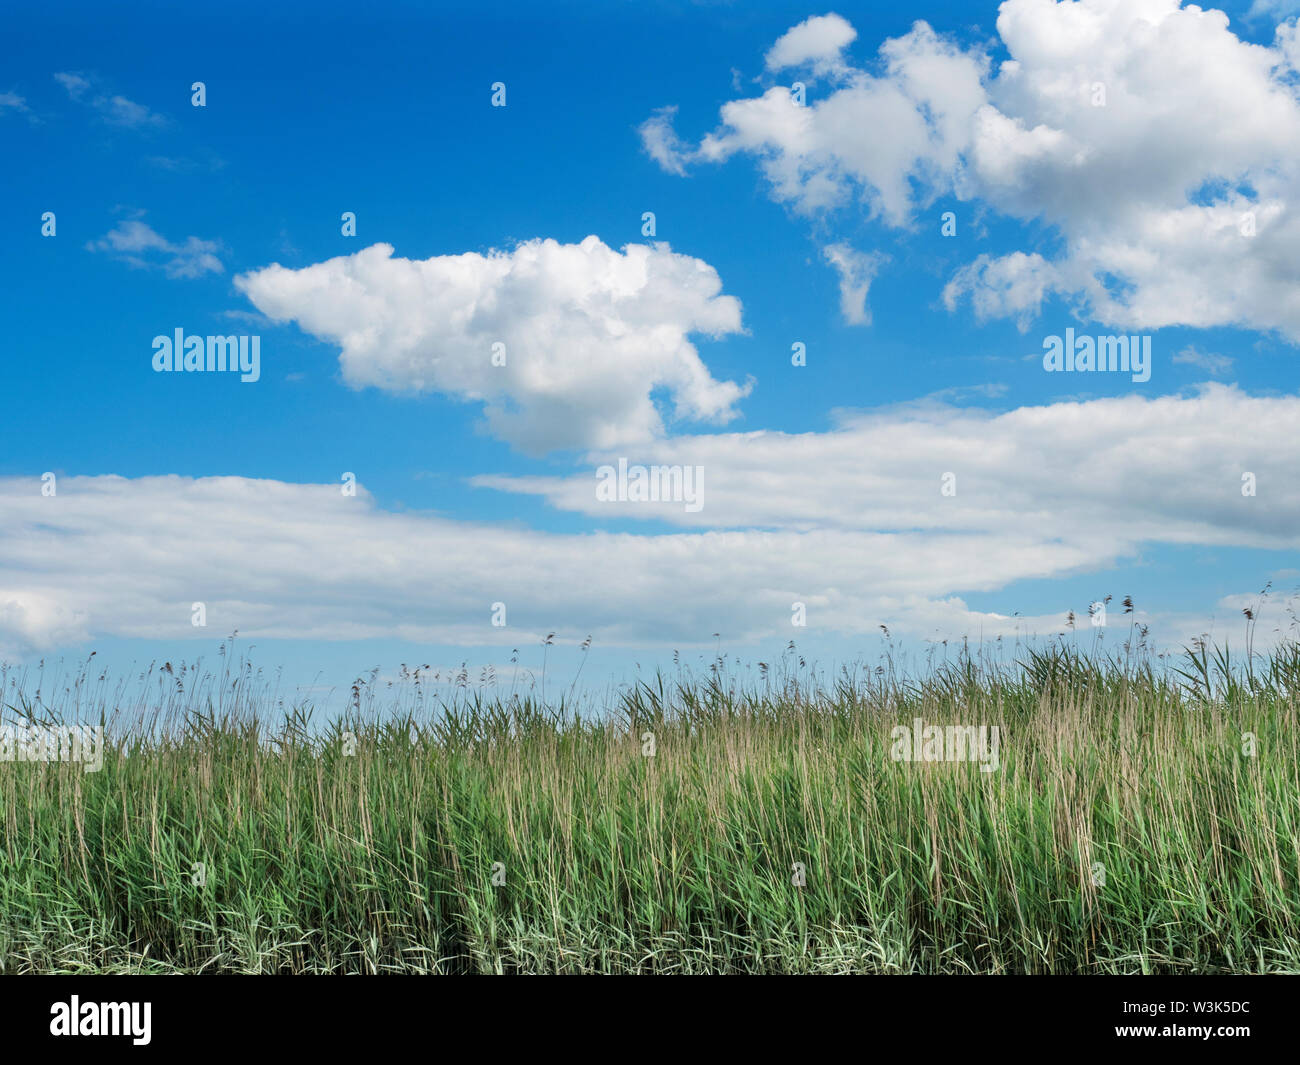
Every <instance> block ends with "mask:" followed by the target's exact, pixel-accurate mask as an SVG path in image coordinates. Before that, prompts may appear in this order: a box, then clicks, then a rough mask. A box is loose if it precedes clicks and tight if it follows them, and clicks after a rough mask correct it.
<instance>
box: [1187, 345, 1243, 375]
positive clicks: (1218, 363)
mask: <svg viewBox="0 0 1300 1065" xmlns="http://www.w3.org/2000/svg"><path fill="white" fill-rule="evenodd" d="M1233 361H1234V360H1233V359H1231V358H1230V357H1228V356H1227V355H1216V354H1214V353H1213V352H1208V351H1200V350H1199V349H1198V348H1196V347H1195V346H1194V345H1188V346H1187V347H1185V348H1183V350H1182V351H1179V352H1176V353H1175V354H1174V357H1173V362H1175V363H1180V364H1182V365H1184V366H1195V367H1196V368H1197V369H1200V370H1204V371H1205V372H1206V373H1209V374H1214V375H1215V376H1217V375H1219V374H1224V373H1227V372H1228V371H1229V370H1231V369H1232V364H1233Z"/></svg>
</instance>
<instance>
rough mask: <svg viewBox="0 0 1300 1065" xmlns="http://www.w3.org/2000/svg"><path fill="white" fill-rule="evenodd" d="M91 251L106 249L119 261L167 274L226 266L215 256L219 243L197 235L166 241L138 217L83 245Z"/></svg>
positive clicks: (193, 273)
mask: <svg viewBox="0 0 1300 1065" xmlns="http://www.w3.org/2000/svg"><path fill="white" fill-rule="evenodd" d="M86 247H87V249H89V250H90V251H101V252H107V253H108V254H110V255H112V256H113V257H114V258H116V259H120V260H121V261H122V262H126V263H130V264H131V265H132V266H138V267H141V268H144V269H161V270H162V271H163V272H164V273H166V275H167V276H168V277H174V278H192V277H202V276H203V275H204V274H219V273H221V272H222V271H223V270H224V269H225V267H224V266H222V264H221V260H220V259H219V258H218V257H217V252H218V251H220V250H221V244H220V242H218V241H214V240H202V239H201V238H199V237H186V238H185V239H184V240H183V241H181V242H180V243H176V242H173V241H170V240H168V239H167V238H166V237H164V236H163V235H162V234H161V233H159V232H158V231H157V230H155V229H154V228H153V227H152V226H149V225H147V224H146V223H144V222H142V221H140V220H139V219H138V218H132V219H128V220H127V221H124V222H119V223H118V224H117V225H116V226H114V227H113V228H112V229H110V230H109V231H108V232H107V233H105V234H104V236H102V237H101V238H100V239H99V240H92V241H90V242H89V243H87V244H86Z"/></svg>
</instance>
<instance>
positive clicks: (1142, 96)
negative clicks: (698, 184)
mask: <svg viewBox="0 0 1300 1065" xmlns="http://www.w3.org/2000/svg"><path fill="white" fill-rule="evenodd" d="M829 17H830V16H828V18H829ZM812 21H815V20H810V22H812ZM839 21H840V22H842V21H843V20H839ZM846 25H847V24H846ZM805 26H807V24H801V27H800V29H801V28H802V27H805ZM997 28H998V33H999V36H1000V39H1001V46H1002V47H1003V48H1005V50H1006V52H1007V54H1008V58H1006V59H1005V60H1004V61H1002V62H1000V63H998V64H996V65H993V64H992V63H991V61H990V58H989V54H988V53H987V52H986V50H985V48H984V47H983V46H973V47H962V46H960V45H958V44H957V43H955V42H954V41H951V40H947V39H945V38H944V37H942V36H940V35H939V34H937V33H936V32H935V31H934V30H933V29H932V28H931V27H930V26H929V25H927V24H926V23H923V22H918V23H917V24H916V25H915V26H914V27H913V29H912V30H911V31H910V32H909V33H908V34H906V35H904V36H903V37H900V38H895V39H892V40H888V41H885V42H884V43H883V44H882V45H881V46H880V49H879V69H878V70H876V71H875V72H874V73H873V72H871V71H869V70H868V69H867V68H866V67H862V68H858V67H855V66H853V65H852V64H851V63H849V62H847V61H846V62H834V63H832V62H829V61H828V60H827V55H828V54H829V49H830V46H831V44H833V43H834V41H835V40H845V38H846V37H847V34H846V33H845V32H844V31H843V30H841V31H840V32H839V35H838V37H836V38H834V39H833V40H829V41H828V42H827V43H826V47H823V48H821V49H820V50H819V49H817V48H813V47H812V46H811V45H810V46H809V47H808V48H804V49H801V48H795V47H793V45H791V44H790V42H789V40H788V39H789V38H792V37H793V35H794V34H795V32H796V31H794V30H792V31H791V33H790V34H787V36H786V37H785V38H782V40H783V41H787V46H786V47H785V48H783V49H782V51H783V52H785V51H788V52H789V58H790V59H791V60H794V59H796V58H797V57H798V56H800V55H804V56H806V59H805V62H806V63H807V65H808V66H809V68H810V74H811V76H812V77H814V78H820V79H822V80H821V82H820V83H819V85H818V86H817V88H816V89H815V90H814V89H810V91H809V98H808V101H807V104H806V106H802V107H801V106H798V104H797V103H796V102H795V101H794V100H793V99H792V97H791V94H790V92H789V91H788V90H787V89H786V88H785V87H783V86H776V87H773V88H771V89H769V90H768V91H767V92H766V93H764V94H763V95H762V96H759V97H756V98H752V99H742V100H733V101H731V102H729V103H726V104H724V105H723V107H722V109H721V115H720V118H721V122H720V124H719V126H718V128H717V129H716V130H714V131H713V132H712V133H710V134H708V135H707V136H705V137H704V138H703V139H702V140H701V141H700V143H699V144H698V146H695V147H692V146H690V145H688V144H685V143H683V142H682V141H681V140H680V139H678V138H677V135H676V134H675V132H674V131H673V129H672V126H671V124H670V120H671V118H672V114H671V112H670V111H663V112H661V113H660V114H659V115H658V116H656V118H655V120H654V121H653V123H651V124H647V126H646V127H644V134H645V137H646V138H647V146H648V147H649V146H650V143H651V141H652V140H653V143H654V147H655V149H656V150H655V156H656V158H657V159H659V161H660V162H661V164H662V165H664V166H665V167H666V168H667V169H670V170H675V171H678V172H685V171H686V170H687V169H688V168H689V167H690V166H691V165H692V164H697V163H700V162H719V161H722V160H725V159H727V158H730V157H732V156H734V155H736V154H739V153H749V154H752V155H753V156H754V157H756V159H757V160H758V161H759V164H760V166H761V167H762V170H763V172H764V174H765V175H766V177H767V179H768V180H769V182H770V183H771V187H772V194H773V196H774V197H775V198H777V199H778V200H781V201H784V202H788V203H790V204H791V205H792V206H793V207H795V208H796V209H797V210H799V211H802V212H808V213H815V212H820V211H823V210H825V209H829V208H836V207H840V206H843V205H846V204H848V203H850V202H852V201H853V200H854V199H861V200H862V201H863V202H864V203H865V204H866V206H867V208H868V210H869V211H870V213H871V214H873V215H875V216H877V217H879V218H880V219H881V220H882V221H883V222H885V223H886V224H888V225H892V226H896V227H906V226H909V225H911V224H912V223H913V222H914V220H915V217H916V212H917V210H918V208H919V207H922V206H924V205H926V204H928V203H930V202H932V201H933V199H934V198H935V197H936V196H939V195H948V194H952V195H956V196H958V197H961V198H963V199H966V200H980V201H983V202H985V203H988V204H990V205H991V206H993V207H994V208H996V209H997V210H998V211H1000V212H1001V213H1003V214H1005V215H1007V216H1010V217H1012V218H1017V219H1021V220H1023V221H1024V222H1026V223H1031V222H1033V223H1042V222H1046V223H1047V224H1049V225H1050V226H1053V227H1055V229H1056V230H1057V231H1058V232H1059V233H1060V234H1061V236H1062V237H1063V238H1064V242H1063V251H1062V252H1061V253H1060V254H1059V255H1057V256H1056V257H1055V258H1054V259H1052V260H1042V259H1041V257H1040V256H1039V255H1038V254H1037V252H1036V250H1035V249H1033V248H1027V249H1024V250H1023V251H1017V252H1015V253H1014V254H1015V255H1016V256H1018V258H1014V259H1009V260H1001V259H991V260H990V259H987V258H986V259H984V260H982V261H981V263H979V264H976V265H973V266H972V268H971V269H967V270H965V271H963V272H962V273H960V274H958V276H957V277H956V278H955V279H954V281H953V283H952V284H950V285H949V287H948V290H947V292H946V298H947V300H948V302H949V304H950V306H952V305H955V304H956V303H957V302H958V301H959V300H960V299H961V298H963V296H967V295H969V296H971V297H973V299H974V301H975V307H976V310H977V312H978V313H980V314H982V315H985V316H987V315H992V314H1008V315H1011V316H1014V317H1017V318H1020V319H1022V321H1023V320H1024V318H1025V316H1026V314H1027V313H1028V311H1027V308H1029V309H1030V310H1032V306H1033V303H1034V299H1035V298H1036V297H1037V296H1039V295H1042V296H1046V295H1048V294H1051V293H1059V294H1061V295H1064V296H1066V297H1068V298H1071V299H1073V300H1076V301H1078V302H1079V304H1080V308H1081V310H1082V311H1083V312H1084V313H1085V314H1089V315H1092V316H1095V317H1096V318H1098V319H1099V320H1102V321H1105V322H1108V323H1113V324H1116V325H1123V326H1127V327H1133V328H1141V329H1156V328H1160V327H1162V326H1167V325H1175V324H1182V325H1192V326H1202V327H1208V326H1217V325H1237V326H1244V327H1250V328H1257V329H1269V330H1273V329H1276V330H1279V331H1281V332H1282V333H1284V334H1285V335H1286V336H1288V337H1289V338H1291V339H1292V340H1300V260H1297V258H1296V256H1295V255H1294V249H1295V248H1296V247H1297V246H1298V245H1300V212H1296V211H1295V210H1293V209H1292V208H1293V207H1294V205H1295V204H1297V203H1300V100H1298V99H1297V91H1298V90H1297V85H1298V82H1300V79H1298V77H1297V70H1298V68H1300V37H1298V36H1297V30H1296V25H1295V23H1294V22H1288V23H1285V24H1283V25H1282V26H1281V27H1279V30H1278V34H1277V39H1276V43H1275V45H1274V46H1272V47H1262V46H1259V45H1254V44H1251V43H1249V42H1246V41H1243V40H1241V39H1240V38H1239V37H1237V36H1236V35H1235V34H1234V33H1233V31H1232V29H1231V28H1230V26H1229V21H1228V17H1227V16H1226V15H1225V14H1223V13H1222V12H1219V11H1213V10H1202V9H1201V8H1198V7H1195V6H1188V7H1182V6H1180V4H1179V3H1178V0H1078V2H1074V0H1068V2H1059V3H1058V2H1054V0H1006V2H1005V3H1003V4H1002V5H1001V7H1000V9H999V14H998V19H997ZM807 32H808V31H807V30H803V33H805V34H806V33H807ZM799 39H801V38H795V39H794V43H795V44H797V43H798V41H799ZM845 43H847V41H845ZM840 47H842V45H840ZM836 54H837V55H838V52H836ZM781 65H785V64H781ZM1034 260H1038V261H1037V262H1035V261H1034ZM1028 266H1033V267H1034V271H1033V275H1032V277H1030V276H1027V275H1026V267H1028ZM1013 275H1014V276H1013ZM1015 278H1019V279H1020V282H1021V283H1012V282H1013V281H1014V280H1015Z"/></svg>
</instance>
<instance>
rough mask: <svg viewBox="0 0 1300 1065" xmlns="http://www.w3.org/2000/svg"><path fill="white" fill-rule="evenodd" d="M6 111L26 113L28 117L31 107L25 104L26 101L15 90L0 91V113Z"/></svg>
mask: <svg viewBox="0 0 1300 1065" xmlns="http://www.w3.org/2000/svg"><path fill="white" fill-rule="evenodd" d="M7 111H11V112H13V113H15V114H19V115H27V116H28V117H29V118H30V117H31V114H32V109H31V108H30V107H28V106H27V101H26V100H25V99H23V98H22V97H21V96H19V95H18V94H17V93H16V92H0V115H3V114H4V113H5V112H7Z"/></svg>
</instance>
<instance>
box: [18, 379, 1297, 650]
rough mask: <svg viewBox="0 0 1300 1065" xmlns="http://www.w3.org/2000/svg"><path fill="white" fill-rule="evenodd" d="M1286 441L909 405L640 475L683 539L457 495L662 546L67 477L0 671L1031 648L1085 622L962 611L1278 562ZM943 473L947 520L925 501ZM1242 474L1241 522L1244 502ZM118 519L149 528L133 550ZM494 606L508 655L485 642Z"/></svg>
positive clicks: (1242, 415)
mask: <svg viewBox="0 0 1300 1065" xmlns="http://www.w3.org/2000/svg"><path fill="white" fill-rule="evenodd" d="M1297 417H1300V398H1298V397H1276V398H1259V397H1252V396H1249V395H1246V394H1244V393H1243V392H1241V391H1240V390H1238V389H1236V388H1233V387H1228V386H1223V385H1210V386H1206V388H1205V389H1203V390H1202V391H1201V392H1200V393H1199V394H1197V395H1192V396H1186V397H1162V398H1160V399H1156V400H1143V399H1139V398H1136V397H1129V398H1125V399H1114V400H1094V401H1090V402H1086V403H1059V404H1053V405H1050V406H1046V407H1031V408H1020V409H1018V410H1013V411H1010V412H1007V413H1005V414H1001V415H990V414H988V413H987V412H978V411H971V410H964V409H961V408H956V407H951V406H948V405H946V404H941V403H927V404H914V405H905V406H903V407H897V408H885V409H882V410H879V411H873V412H858V413H853V414H847V415H845V416H844V418H843V420H842V424H841V425H840V426H839V427H838V428H837V429H835V430H833V431H831V432H828V433H821V434H816V433H811V434H802V435H797V436H789V435H786V434H779V433H762V432H760V433H745V434H716V435H711V436H701V437H683V438H678V439H672V440H668V441H665V442H662V443H661V444H660V445H658V446H657V448H656V449H654V455H653V456H650V455H647V456H646V457H645V459H644V461H646V462H651V461H663V462H684V463H685V462H689V463H699V464H702V465H703V466H704V470H705V480H704V500H705V506H704V508H703V510H702V511H701V512H699V513H697V514H691V513H688V512H686V511H685V510H684V508H682V507H681V505H680V504H678V505H676V506H675V507H673V506H668V505H654V504H635V503H623V504H612V503H600V502H597V499H596V494H595V485H596V477H595V469H594V466H593V467H592V468H591V469H589V470H587V471H586V472H583V473H579V474H575V475H573V476H572V477H569V478H524V477H478V478H474V479H473V480H474V483H476V484H478V485H480V486H481V487H485V488H493V489H497V490H506V491H516V492H526V493H532V494H538V495H541V496H543V497H544V498H546V499H548V500H549V501H550V502H551V503H553V504H554V505H556V506H558V507H563V508H566V509H570V510H576V511H581V512H582V513H585V514H589V515H592V516H597V517H605V518H608V519H610V520H621V519H628V518H632V517H640V516H645V517H647V518H654V519H656V520H659V521H664V520H667V521H672V522H677V523H680V524H682V525H693V524H695V523H697V522H698V523H700V524H706V525H707V526H708V527H707V528H690V529H684V530H683V531H680V532H672V533H666V534H665V533H645V534H643V533H629V532H610V531H594V532H590V533H583V534H565V533H556V532H541V531H535V530H530V529H524V528H519V527H509V526H499V525H497V526H493V525H487V524H483V523H477V522H470V521H460V520H451V519H447V518H442V517H438V516H434V515H430V514H422V513H410V512H403V513H392V512H387V511H384V510H382V509H380V508H379V507H378V506H376V504H375V502H374V500H373V499H372V498H371V497H370V496H369V495H368V493H366V492H365V491H364V489H362V490H360V491H359V492H358V495H357V496H356V497H354V498H353V497H346V496H344V495H343V494H342V492H341V491H340V488H339V486H338V485H304V484H287V483H284V482H280V481H271V480H254V479H249V478H243V477H205V478H188V477H177V476H166V477H143V478H136V479H126V478H122V477H115V476H102V477H67V478H60V480H59V483H58V492H57V495H56V496H54V497H48V498H47V497H44V496H42V495H41V492H40V488H39V485H38V484H37V483H36V482H35V481H34V480H33V479H31V478H5V479H0V506H3V508H4V511H5V513H6V515H7V519H6V522H5V524H4V526H3V527H2V528H0V652H4V653H24V652H28V653H30V652H33V651H40V650H42V649H46V648H50V647H53V646H56V645H59V644H67V643H77V642H84V641H86V640H88V639H91V638H93V637H98V636H105V635H111V636H119V637H127V638H155V639H162V638H167V639H177V638H185V637H192V636H195V635H196V634H202V630H196V629H194V628H192V626H191V624H190V606H191V603H193V602H196V601H199V602H204V603H205V604H206V606H207V611H208V623H209V625H210V626H212V627H214V628H216V629H218V630H222V631H225V630H232V629H236V628H237V629H238V630H239V631H240V632H241V633H243V634H245V635H246V636H249V637H255V638H263V639H265V638H314V639H322V640H343V639H360V638H373V637H389V638H397V639H403V640H412V641H420V642H425V643H442V644H456V645H461V646H474V645H502V646H504V645H510V646H518V645H519V644H520V641H521V640H522V639H525V638H531V637H532V636H534V635H537V634H541V633H545V632H546V631H549V630H552V629H555V630H559V631H561V632H562V634H568V635H570V636H573V637H574V638H575V639H580V638H582V636H584V635H586V634H587V633H591V634H592V635H593V636H594V637H595V638H596V639H597V641H598V642H599V643H601V644H602V645H606V646H609V645H622V646H655V647H660V648H664V647H669V646H690V645H696V644H701V643H705V642H708V640H709V637H710V634H712V633H714V632H720V633H724V634H725V635H726V638H727V640H728V641H729V642H730V643H733V644H734V643H736V642H740V643H744V642H747V641H756V640H761V639H767V638H781V637H782V636H788V635H789V633H790V632H791V627H790V616H791V606H792V604H793V603H795V602H803V603H805V604H806V605H807V609H808V617H809V630H808V631H813V632H820V633H822V634H826V633H836V634H840V635H845V636H850V637H851V636H860V635H863V634H868V633H875V632H876V631H877V629H878V626H880V625H882V624H883V625H887V626H888V627H889V628H890V630H891V631H894V632H895V633H896V634H899V635H903V636H910V637H915V638H918V639H925V638H929V637H931V636H934V637H942V638H949V637H952V636H954V635H957V634H961V633H968V634H981V635H983V637H984V638H988V639H991V638H994V637H996V636H998V635H1007V636H1012V635H1016V634H1020V635H1030V634H1039V635H1050V634H1051V633H1054V632H1057V631H1060V629H1061V627H1062V625H1063V621H1064V615H1065V612H1066V610H1071V609H1072V610H1075V611H1076V612H1079V611H1080V610H1081V609H1082V608H1083V607H1084V606H1085V604H1078V603H1067V602H1062V603H1061V610H1060V612H1059V614H1054V615H1051V616H1040V617H1030V618H1018V617H1013V616H1011V615H1013V614H1014V613H1015V611H1014V609H1013V607H1014V603H1008V604H1007V609H1006V610H1005V611H1004V612H1001V613H998V612H990V611H979V610H972V609H970V608H969V607H968V606H967V605H966V603H965V601H964V600H963V599H962V598H961V597H962V596H963V595H966V594H971V593H978V592H983V593H988V592H996V591H998V590H999V589H1003V588H1005V587H1007V586H1008V585H1010V584H1013V583H1014V582H1016V581H1024V580H1033V579H1041V578H1051V577H1063V576H1066V575H1071V574H1078V573H1084V572H1093V571H1098V570H1103V569H1105V568H1106V567H1109V566H1113V565H1115V564H1117V563H1118V562H1121V561H1124V560H1133V559H1135V558H1137V557H1139V556H1140V554H1141V551H1142V549H1143V547H1144V545H1146V544H1151V543H1167V544H1196V545H1206V546H1211V547H1220V546H1229V545H1233V546H1238V547H1253V548H1259V549H1289V550H1295V549H1296V548H1298V547H1300V488H1297V487H1296V485H1295V481H1294V478H1293V477H1291V476H1290V472H1289V471H1290V470H1292V469H1294V468H1295V465H1296V464H1297V462H1300V442H1297V441H1296V440H1295V437H1294V434H1291V433H1289V432H1288V431H1287V427H1288V426H1291V425H1294V424H1296V420H1297ZM1242 424H1249V425H1251V426H1252V427H1253V429H1254V430H1255V431H1254V433H1253V434H1251V435H1250V436H1247V435H1246V434H1242V433H1241V431H1240V426H1241V425H1242ZM886 441H888V442H900V444H899V446H894V444H893V443H891V446H890V447H889V448H888V449H886V448H884V447H883V446H881V445H882V444H883V443H884V442H886ZM1266 441H1271V442H1272V444H1266V443H1265V442H1266ZM882 455H888V456H890V457H889V458H887V459H886V458H879V457H877V458H872V457H871V456H882ZM1026 456H1029V458H1027V457H1026ZM949 472H951V473H955V475H956V482H955V483H956V495H955V496H951V497H946V496H944V495H942V494H941V490H940V488H941V478H942V477H943V475H944V474H945V473H949ZM1243 472H1251V473H1253V474H1254V475H1255V477H1256V480H1257V494H1256V495H1255V496H1246V495H1243V493H1242V490H1241V489H1242V479H1241V475H1242V473H1243ZM141 514H148V515H150V516H151V522H150V525H149V527H148V531H147V534H144V535H142V533H141V527H140V522H139V515H141ZM1099 530H1103V532H1099ZM1106 583H1107V579H1106V578H1105V576H1104V574H1102V575H1100V576H1099V577H1098V584H1099V587H1098V592H1097V594H1098V596H1100V595H1102V594H1122V592H1123V589H1115V588H1109V587H1107V586H1106ZM612 588H616V589H617V590H618V594H617V595H611V594H610V592H609V590H610V589H612ZM430 589H437V594H436V595H432V594H430ZM498 601H499V602H504V603H506V604H507V609H508V612H509V623H510V627H509V628H507V629H504V630H502V629H495V628H493V627H492V626H491V624H490V620H489V619H490V611H491V605H492V603H494V602H498ZM1237 612H1238V611H1235V610H1226V611H1225V614H1227V615H1228V617H1227V620H1228V621H1229V622H1235V620H1236V619H1235V618H1233V617H1232V615H1233V614H1234V613H1237ZM1157 620H1158V619H1157ZM1207 624H1209V622H1208V620H1207V619H1205V618H1195V619H1189V618H1182V617H1177V616H1170V617H1166V618H1165V619H1163V622H1162V624H1161V625H1160V627H1158V629H1157V631H1156V632H1155V633H1154V638H1157V639H1160V640H1163V641H1166V642H1167V643H1169V644H1171V645H1176V644H1178V643H1179V642H1181V641H1184V640H1187V639H1190V638H1192V637H1193V636H1194V635H1197V634H1198V633H1199V632H1200V631H1205V629H1204V626H1205V625H1207ZM579 629H580V630H581V632H579V631H578V630H579ZM209 631H210V630H209ZM1233 631H1234V632H1235V631H1236V630H1233ZM1264 638H1265V637H1264V636H1263V635H1261V640H1263V639H1264Z"/></svg>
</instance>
